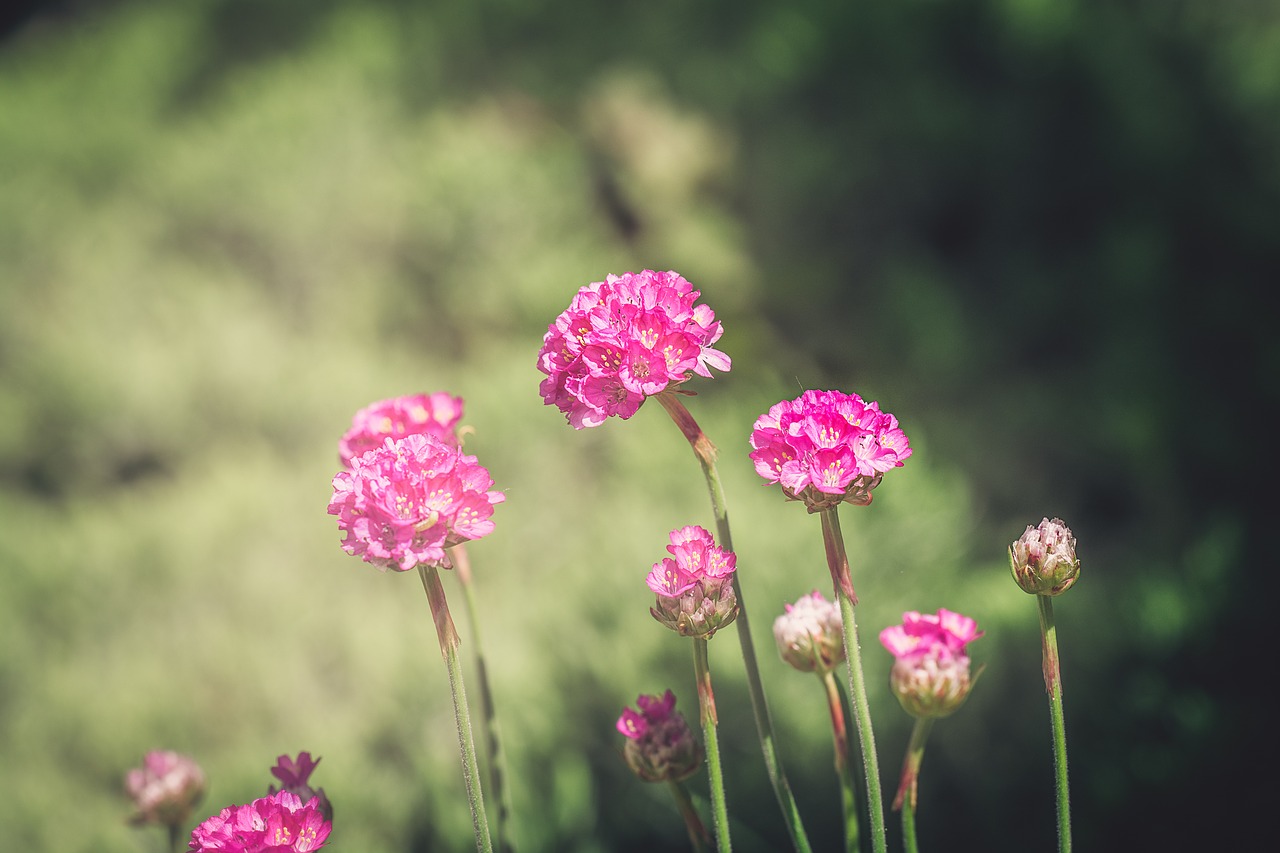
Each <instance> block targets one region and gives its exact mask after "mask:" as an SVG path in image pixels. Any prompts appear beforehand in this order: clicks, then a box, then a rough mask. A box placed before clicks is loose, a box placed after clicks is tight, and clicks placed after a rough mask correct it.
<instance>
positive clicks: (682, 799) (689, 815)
mask: <svg viewBox="0 0 1280 853" xmlns="http://www.w3.org/2000/svg"><path fill="white" fill-rule="evenodd" d="M667 787H669V788H670V789H671V796H672V797H674V798H675V801H676V808H677V809H679V810H680V816H681V817H683V818H684V825H685V828H686V829H688V830H689V841H690V843H692V844H693V849H694V850H695V851H696V853H710V850H711V836H710V835H708V834H707V828H706V826H704V825H703V823H702V818H700V817H698V810H697V809H695V808H694V807H693V798H692V797H690V796H689V789H688V788H686V787H685V784H684V783H683V782H677V781H675V780H674V779H671V780H668V781H667Z"/></svg>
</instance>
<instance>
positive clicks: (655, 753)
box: [618, 690, 702, 782]
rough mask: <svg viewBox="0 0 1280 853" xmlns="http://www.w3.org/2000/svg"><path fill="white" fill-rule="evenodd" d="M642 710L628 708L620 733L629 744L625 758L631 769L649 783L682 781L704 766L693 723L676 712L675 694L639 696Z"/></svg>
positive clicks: (621, 719)
mask: <svg viewBox="0 0 1280 853" xmlns="http://www.w3.org/2000/svg"><path fill="white" fill-rule="evenodd" d="M636 706H637V707H638V708H639V710H638V711H633V710H631V709H630V708H624V709H623V711H622V716H621V717H619V718H618V731H620V732H621V733H622V734H623V735H624V736H625V737H626V738H627V741H626V743H625V744H624V745H623V752H622V754H623V757H624V758H625V759H626V760H627V766H628V767H630V768H631V769H632V770H633V771H635V774H636V775H637V776H639V777H640V778H641V779H643V780H644V781H646V782H667V781H671V782H679V781H681V780H683V779H687V778H689V777H690V776H692V775H693V774H694V773H695V772H696V771H697V769H698V765H699V764H701V763H702V750H701V749H700V748H699V746H698V742H697V741H696V740H695V739H694V737H693V732H692V731H691V730H690V729H689V724H688V723H687V722H686V721H685V719H684V717H683V716H682V715H681V714H678V713H677V712H676V710H675V707H676V697H675V694H674V693H672V692H671V691H670V690H668V691H667V692H666V693H665V694H663V696H662V697H661V698H659V697H657V696H644V695H641V696H638V697H636Z"/></svg>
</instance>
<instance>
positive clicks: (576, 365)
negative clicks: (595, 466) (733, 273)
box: [538, 270, 730, 429]
mask: <svg viewBox="0 0 1280 853" xmlns="http://www.w3.org/2000/svg"><path fill="white" fill-rule="evenodd" d="M700 295H701V294H700V292H699V291H697V290H694V289H693V285H691V284H690V283H689V282H688V281H686V280H685V279H684V278H683V277H682V276H680V275H679V274H678V273H675V272H653V271H652V270H644V271H642V272H638V273H630V272H629V273H623V274H622V275H620V276H618V275H610V276H607V277H606V278H605V280H604V281H597V282H593V283H591V284H589V285H587V286H586V287H583V288H582V289H581V290H579V291H578V293H577V295H576V296H574V298H573V300H572V301H571V302H570V303H569V307H568V308H567V309H566V310H565V311H564V313H562V314H561V315H560V316H559V317H557V318H556V319H555V322H553V323H552V324H551V325H550V326H548V327H547V333H546V335H545V336H544V337H543V339H542V349H541V350H539V351H538V369H539V370H541V371H542V372H543V373H545V374H546V375H547V378H546V379H544V380H543V381H542V384H541V386H539V390H540V391H541V393H542V399H543V401H544V402H545V403H546V404H547V405H549V406H555V407H557V408H558V409H559V410H560V411H561V412H563V413H564V414H565V415H566V416H567V418H568V420H569V423H570V424H572V425H573V427H574V429H583V428H585V427H593V426H599V425H600V424H602V423H604V421H605V419H606V418H608V417H610V416H612V415H616V416H617V417H620V418H622V419H623V420H626V419H627V418H629V417H631V416H632V415H634V414H635V413H636V411H637V410H638V409H639V408H640V404H641V403H643V402H644V401H645V398H646V397H652V396H654V395H655V394H658V393H661V392H662V391H665V390H666V389H668V388H671V387H674V386H676V385H679V384H680V383H682V382H684V381H685V380H686V379H688V378H689V377H690V376H691V375H692V374H694V373H696V374H698V375H699V376H705V377H707V378H710V377H711V370H710V368H712V367H714V368H715V369H716V370H720V371H728V370H729V367H730V359H729V356H727V355H725V354H724V353H722V352H720V351H719V350H717V349H714V348H713V347H712V346H711V345H712V344H714V343H715V342H716V341H717V340H719V339H720V335H721V334H722V333H723V331H724V329H723V328H722V327H721V325H720V323H719V322H717V321H716V318H715V313H714V312H713V311H712V310H711V309H710V308H708V307H707V306H706V305H694V304H693V303H694V301H695V300H697V298H698V297H699V296H700Z"/></svg>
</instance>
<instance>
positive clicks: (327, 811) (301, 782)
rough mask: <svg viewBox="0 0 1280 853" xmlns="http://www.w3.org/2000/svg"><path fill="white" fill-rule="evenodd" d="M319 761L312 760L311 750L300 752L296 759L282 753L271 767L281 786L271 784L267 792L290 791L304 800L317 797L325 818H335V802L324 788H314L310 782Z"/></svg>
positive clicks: (272, 773)
mask: <svg viewBox="0 0 1280 853" xmlns="http://www.w3.org/2000/svg"><path fill="white" fill-rule="evenodd" d="M319 763H320V759H318V758H317V759H315V760H312V758H311V753H309V752H299V753H298V757H297V759H296V760H295V759H293V758H290V757H289V756H288V755H281V756H280V757H278V758H277V759H276V766H275V767H272V768H271V775H272V776H274V777H276V778H277V779H279V780H280V787H279V788H276V786H275V785H271V786H270V787H268V788H267V793H268V794H274V793H276V792H277V791H288V792H289V793H291V794H293V795H294V796H296V797H297V798H298V799H300V800H302V801H303V802H306V801H308V800H310V799H311V798H312V797H315V798H316V799H317V800H318V801H319V806H320V811H321V813H323V814H324V817H325V820H329V821H331V820H333V804H332V803H330V802H329V797H328V796H327V795H326V794H325V792H324V788H312V787H311V783H310V779H311V773H312V771H314V770H315V769H316V765H317V764H319Z"/></svg>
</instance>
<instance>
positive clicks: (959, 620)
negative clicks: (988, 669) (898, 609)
mask: <svg viewBox="0 0 1280 853" xmlns="http://www.w3.org/2000/svg"><path fill="white" fill-rule="evenodd" d="M981 636H982V632H981V631H979V630H978V623H977V622H975V621H974V620H973V619H970V618H969V617H968V616H962V615H960V614H959V613H953V612H952V611H950V610H939V611H938V612H937V613H936V614H928V613H923V614H922V613H917V612H915V611H910V612H907V613H904V614H902V624H901V625H891V626H890V627H888V628H885V629H884V630H883V631H881V632H880V643H881V645H883V646H884V647H885V648H886V649H888V650H889V652H890V654H892V655H893V657H894V665H893V670H892V671H891V672H890V674H889V683H890V686H891V687H892V688H893V692H894V694H895V695H896V696H897V697H898V701H899V702H901V703H902V707H903V708H904V709H906V711H907V712H908V713H909V714H912V715H913V716H916V717H942V716H946V715H947V714H950V713H951V712H952V711H954V710H955V709H956V708H959V707H960V705H961V704H963V703H964V700H965V698H966V697H967V696H968V695H969V688H970V687H971V686H972V683H973V682H972V679H971V678H970V674H969V655H968V651H967V649H966V646H967V645H968V644H969V643H971V642H973V641H974V640H976V639H978V638H979V637H981Z"/></svg>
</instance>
